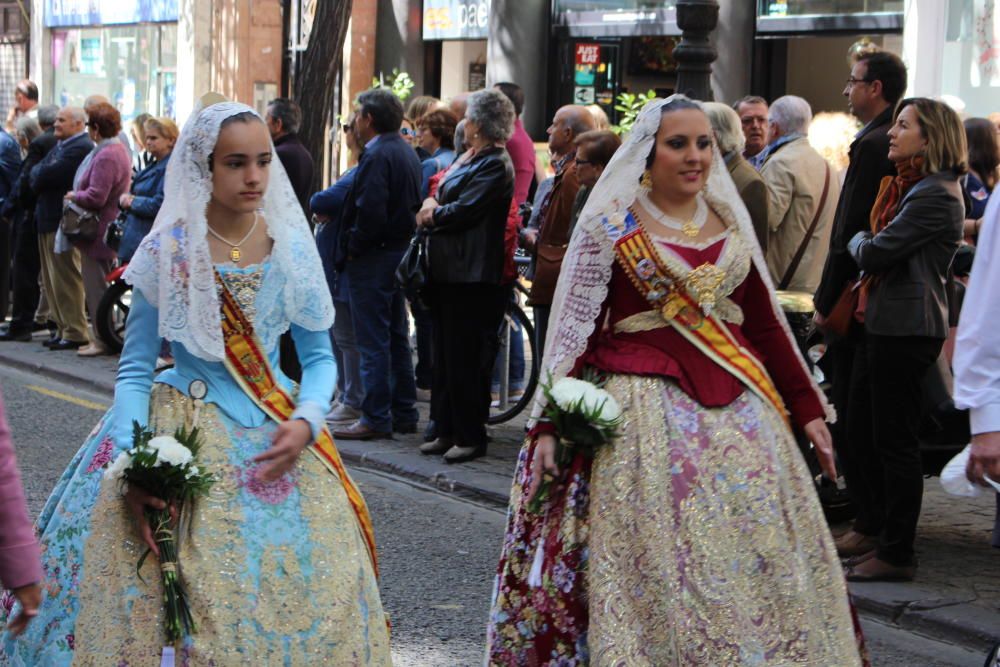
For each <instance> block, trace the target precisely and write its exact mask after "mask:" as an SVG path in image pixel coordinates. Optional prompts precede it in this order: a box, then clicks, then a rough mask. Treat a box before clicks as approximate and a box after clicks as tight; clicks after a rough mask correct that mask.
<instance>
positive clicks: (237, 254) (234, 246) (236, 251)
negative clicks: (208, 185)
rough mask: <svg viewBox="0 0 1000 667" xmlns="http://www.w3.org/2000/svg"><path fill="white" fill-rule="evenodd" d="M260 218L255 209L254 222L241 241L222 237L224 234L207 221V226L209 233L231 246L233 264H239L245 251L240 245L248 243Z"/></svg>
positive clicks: (230, 257) (230, 252) (230, 253)
mask: <svg viewBox="0 0 1000 667" xmlns="http://www.w3.org/2000/svg"><path fill="white" fill-rule="evenodd" d="M259 219H260V218H259V217H258V216H257V211H254V212H253V224H252V225H250V231H249V232H247V234H246V236H244V237H243V238H242V239H240V242H239V243H233V242H232V241H230V240H228V239H224V238H222V236H220V235H219V234H218V232H216V231H215V230H214V229H212V227H211V226H209V225H208V223H206V224H205V226H206V227H207V228H208V233H209V234H211V235H212V236H214V237H215V238H217V239H219V240H220V241H222V242H223V243H225V244H226V245H227V246H230V248H229V259H230V261H232V263H233V264H239V263H240V258H242V257H243V253H242V252H241V251H240V246H241V245H243V244H244V243H246V242H247V239H248V238H250V237H251V236H252V235H253V233H254V231H255V230H256V229H257V222H258V220H259Z"/></svg>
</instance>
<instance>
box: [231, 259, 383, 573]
mask: <svg viewBox="0 0 1000 667" xmlns="http://www.w3.org/2000/svg"><path fill="white" fill-rule="evenodd" d="M216 283H218V285H219V287H220V289H219V300H220V302H221V305H222V335H223V337H224V338H225V341H226V362H225V363H226V368H227V369H228V370H229V373H230V375H232V377H233V379H234V380H236V383H237V384H238V385H239V386H240V388H241V389H243V391H244V392H245V393H246V394H247V396H249V397H250V398H251V399H252V400H253V401H254V403H256V405H257V406H258V407H259V408H260V409H261V410H263V411H264V413H265V414H267V416H268V417H270V418H271V419H273V420H274V421H276V422H278V423H279V424H280V423H281V422H284V421H287V420H288V419H289V418H290V417H291V416H292V413H293V412H294V411H295V400H294V399H293V398H292V397H291V396H289V395H288V392H286V391H285V390H284V388H283V387H282V386H281V385H280V384H278V383H277V382H276V381H275V379H274V373H273V371H272V370H271V364H270V362H269V361H268V359H267V355H266V354H264V351H263V348H262V346H261V344H260V340H259V339H258V338H257V334H255V333H254V330H253V325H252V324H251V323H250V321H249V320H248V319H247V318H246V315H245V314H244V313H243V310H242V309H241V308H240V306H239V304H238V303H237V302H236V299H235V298H234V297H233V295H232V293H231V292H230V291H229V289H228V288H227V287H226V285H225V283H224V282H223V281H222V278H221V276H219V275H218V274H216ZM309 451H311V452H312V453H313V454H315V455H316V457H317V458H318V459H319V460H320V461H322V462H323V464H324V465H325V466H326V467H327V468H328V469H329V470H330V472H332V473H334V474H336V475H337V476H338V477H339V478H340V481H341V483H342V484H343V485H344V491H346V492H347V499H348V501H349V502H350V503H351V508H352V509H353V510H354V514H355V516H356V517H357V519H358V526H359V528H360V529H361V534H362V536H363V537H364V540H365V544H366V545H367V547H368V555H369V556H370V557H371V562H372V567H373V568H374V570H375V576H376V577H377V576H378V556H377V554H376V552H375V531H374V530H373V528H372V520H371V516H370V515H369V514H368V506H367V505H366V504H365V499H364V498H363V497H362V496H361V491H359V490H358V488H357V486H355V485H354V481H353V480H352V479H351V477H350V475H348V474H347V470H346V469H345V468H344V464H343V462H342V461H341V460H340V453H339V452H338V451H337V446H336V445H335V444H334V442H333V436H332V435H331V434H330V430H329V429H328V428H327V427H326V426H325V425H324V426H323V430H322V431H321V432H320V434H319V437H318V438H317V439H316V442H314V443H313V444H312V446H310V447H309Z"/></svg>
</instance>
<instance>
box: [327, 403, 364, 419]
mask: <svg viewBox="0 0 1000 667" xmlns="http://www.w3.org/2000/svg"><path fill="white" fill-rule="evenodd" d="M357 419H361V410H358V409H357V408H352V407H351V406H349V405H344V404H343V403H338V404H337V405H336V406H334V408H333V409H332V410H330V412H329V413H327V415H326V420H327V421H328V422H352V421H355V420H357Z"/></svg>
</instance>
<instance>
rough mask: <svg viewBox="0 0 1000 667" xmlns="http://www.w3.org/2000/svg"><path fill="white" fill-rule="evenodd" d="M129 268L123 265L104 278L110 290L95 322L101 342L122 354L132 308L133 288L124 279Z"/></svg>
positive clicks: (107, 291)
mask: <svg viewBox="0 0 1000 667" xmlns="http://www.w3.org/2000/svg"><path fill="white" fill-rule="evenodd" d="M127 266H128V264H122V265H121V266H119V267H117V268H116V269H114V270H113V271H112V272H111V273H109V274H107V275H106V276H105V277H104V279H105V281H107V283H108V288H107V289H106V290H104V295H103V296H102V297H101V302H100V303H99V304H98V306H97V321H96V322H94V329H96V331H97V335H98V336H100V338H101V341H102V342H103V343H104V344H105V345H106V346H107V347H108V349H110V350H111V351H112V352H116V353H117V352H121V351H122V346H123V345H124V344H125V320H126V319H127V318H128V312H129V308H130V307H131V306H132V286H131V285H129V284H128V283H127V282H125V281H124V280H123V279H122V274H123V273H125V268H126V267H127Z"/></svg>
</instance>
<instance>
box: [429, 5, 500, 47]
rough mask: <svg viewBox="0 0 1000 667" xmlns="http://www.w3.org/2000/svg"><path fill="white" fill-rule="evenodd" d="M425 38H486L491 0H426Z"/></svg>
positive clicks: (488, 28)
mask: <svg viewBox="0 0 1000 667" xmlns="http://www.w3.org/2000/svg"><path fill="white" fill-rule="evenodd" d="M423 28H424V39H425V40H432V39H486V38H487V37H488V36H489V32H490V0H424V20H423Z"/></svg>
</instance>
